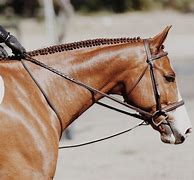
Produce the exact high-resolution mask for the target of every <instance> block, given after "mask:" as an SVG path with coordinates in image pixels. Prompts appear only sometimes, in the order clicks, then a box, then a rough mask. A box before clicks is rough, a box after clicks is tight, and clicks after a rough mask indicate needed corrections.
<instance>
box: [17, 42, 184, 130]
mask: <svg viewBox="0 0 194 180" xmlns="http://www.w3.org/2000/svg"><path fill="white" fill-rule="evenodd" d="M144 47H145V52H146V56H147V60H146V62H147V64H148V66H149V70H150V76H151V82H152V87H153V92H154V97H155V101H156V111H155V112H154V113H150V112H147V111H145V110H143V109H141V108H139V107H136V106H134V105H131V104H128V103H126V102H123V101H121V100H119V99H117V98H115V97H114V96H111V95H109V94H106V93H104V92H101V91H99V90H97V89H95V88H93V87H91V86H89V85H87V84H85V83H82V82H81V81H79V80H76V79H74V78H72V77H70V76H68V75H66V74H64V73H62V72H60V71H59V70H57V69H54V68H52V67H50V66H48V65H46V64H44V63H42V62H40V61H38V60H36V59H34V58H32V57H31V56H29V55H28V54H25V55H24V58H22V59H21V62H22V64H23V66H24V68H25V69H26V70H27V72H28V73H29V74H30V76H31V77H32V79H33V81H34V82H35V83H36V85H37V86H38V88H39V89H40V90H41V92H42V94H43V95H44V97H45V98H46V99H47V102H48V104H49V106H50V107H51V108H52V109H53V110H54V111H55V113H56V114H57V111H56V110H55V108H54V107H53V105H52V103H50V102H49V100H48V98H47V96H46V93H45V91H44V90H43V89H42V88H41V85H39V83H38V82H37V80H36V79H35V78H34V76H33V75H32V73H31V72H30V70H29V69H28V67H27V66H26V65H25V62H24V60H27V61H30V62H32V63H34V64H36V65H38V66H40V67H42V68H45V69H47V70H48V71H51V72H53V73H55V74H57V75H58V76H61V77H62V78H64V79H66V80H68V81H71V82H73V83H75V84H77V85H79V86H82V87H84V88H86V89H88V90H89V91H90V92H91V93H92V94H93V95H95V94H100V95H101V96H102V97H107V98H108V99H111V100H112V101H115V102H117V103H119V104H121V105H123V106H125V107H127V108H129V109H132V110H134V111H136V112H137V113H130V112H126V111H123V110H120V109H118V108H115V107H112V106H110V105H106V104H104V103H102V102H96V103H98V104H100V105H102V106H105V107H108V108H111V109H113V110H116V111H119V112H121V113H124V114H127V115H130V116H133V117H135V118H138V119H141V120H144V121H146V122H147V123H148V124H153V125H155V126H159V125H160V124H161V123H162V122H163V121H164V119H165V120H167V117H168V114H167V113H168V112H170V111H172V110H175V109H176V108H178V107H180V106H182V105H184V101H182V100H181V101H179V102H175V103H172V104H168V105H167V106H165V107H163V108H162V107H161V102H160V93H159V90H158V86H157V82H156V78H155V73H154V61H155V60H157V59H160V58H162V57H164V56H167V54H168V53H167V52H163V51H161V52H159V53H158V54H156V55H152V53H151V50H150V45H149V39H144ZM145 72H146V71H144V73H143V74H142V75H141V78H142V77H143V75H144V74H145ZM139 81H140V79H139V80H138V82H139ZM57 116H58V117H60V116H59V115H58V114H57ZM160 116H164V117H165V118H161V119H162V120H161V121H159V122H157V121H156V119H158V118H159V117H160ZM60 123H61V122H60Z"/></svg>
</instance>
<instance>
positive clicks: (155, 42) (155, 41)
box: [150, 26, 172, 52]
mask: <svg viewBox="0 0 194 180" xmlns="http://www.w3.org/2000/svg"><path fill="white" fill-rule="evenodd" d="M171 27H172V26H167V27H166V28H165V29H164V30H163V31H162V32H160V33H159V34H158V35H156V36H155V37H153V38H152V39H151V41H150V47H151V49H152V50H153V51H154V52H155V51H158V50H159V49H160V48H161V47H162V45H163V43H164V41H165V39H166V37H167V35H168V32H169V30H170V28H171Z"/></svg>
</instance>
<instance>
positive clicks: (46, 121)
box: [0, 27, 191, 180]
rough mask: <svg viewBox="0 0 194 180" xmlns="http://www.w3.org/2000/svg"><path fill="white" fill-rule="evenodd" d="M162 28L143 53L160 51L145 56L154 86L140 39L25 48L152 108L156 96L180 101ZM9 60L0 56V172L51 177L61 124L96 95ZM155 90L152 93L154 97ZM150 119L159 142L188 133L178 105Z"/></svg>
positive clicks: (59, 67) (161, 102)
mask: <svg viewBox="0 0 194 180" xmlns="http://www.w3.org/2000/svg"><path fill="white" fill-rule="evenodd" d="M169 29H170V27H167V28H165V29H164V30H163V31H162V32H161V33H159V34H158V35H156V36H155V37H153V38H150V39H149V40H147V41H149V49H150V54H151V56H152V55H154V56H157V55H159V54H161V53H163V56H160V57H158V59H157V60H155V61H153V62H152V63H153V67H154V75H155V88H156V89H157V88H158V89H157V91H156V89H155V91H154V90H153V85H154V84H153V82H152V81H153V79H152V78H151V76H150V69H149V68H148V63H149V62H148V55H149V54H147V53H148V52H147V51H146V48H145V43H144V40H143V39H140V38H134V39H130V38H119V39H96V40H88V41H81V42H76V43H70V44H65V45H59V46H53V47H49V48H45V49H40V50H35V51H32V52H29V53H28V54H27V55H28V57H29V56H31V57H32V58H33V59H36V60H38V61H40V62H43V63H44V64H46V65H48V66H49V67H52V68H54V69H57V70H59V71H60V72H63V73H64V74H66V75H68V76H70V77H73V78H74V79H76V80H78V81H80V82H83V83H85V84H87V85H89V86H91V87H93V88H95V89H97V90H99V91H101V92H103V93H106V94H118V95H122V96H123V98H124V100H125V102H127V104H129V105H133V106H134V107H137V108H140V109H141V110H143V111H145V112H148V113H155V112H156V110H158V107H157V106H158V103H157V101H158V102H159V105H161V107H162V108H163V107H165V106H168V105H169V104H172V103H176V102H178V101H179V100H180V95H179V92H178V89H177V85H176V80H175V73H174V71H173V69H172V68H171V65H170V62H169V59H168V57H167V55H166V54H164V51H163V48H164V46H163V42H164V41H165V39H166V37H167V34H168V31H169ZM10 59H11V58H10ZM10 59H4V60H1V61H0V119H1V123H0V142H1V147H0V179H1V180H4V179H12V180H13V179H17V180H19V179H20V180H23V179H28V180H30V179H35V180H37V179H38V180H41V179H42V180H45V179H53V177H54V174H55V169H56V163H57V155H58V145H59V139H60V136H61V133H62V131H63V130H64V129H65V128H67V127H68V125H69V124H71V123H72V122H73V121H74V120H75V119H76V118H77V117H79V116H80V115H81V114H82V113H83V112H84V111H86V110H87V109H88V108H89V107H90V106H92V105H93V104H94V102H95V101H98V100H99V99H100V98H102V97H103V96H102V94H98V93H91V91H88V89H86V88H83V87H82V86H79V85H77V84H75V83H72V82H71V81H69V80H64V79H63V78H62V77H59V76H58V75H56V74H55V73H53V72H50V71H48V70H47V69H45V68H42V67H41V66H39V65H37V64H34V63H32V62H30V61H25V60H23V61H19V60H17V59H16V58H15V60H13V58H12V60H10ZM21 62H24V63H21ZM24 65H25V66H24ZM29 73H30V74H29ZM156 82H157V83H156ZM43 92H44V93H43ZM157 92H158V93H159V94H158V95H160V96H159V97H160V98H157V99H156V97H155V95H156V93H157ZM156 100H157V101H156ZM177 113H179V114H178V116H177ZM158 121H159V122H161V123H159V124H156V123H155V122H158ZM151 125H152V127H153V128H154V129H156V130H157V131H159V132H160V134H161V139H162V141H163V142H165V143H173V144H179V143H182V142H183V141H184V140H185V138H186V136H187V135H188V134H189V133H191V125H190V122H189V119H188V116H187V113H186V111H185V108H184V106H181V107H179V108H177V109H174V110H173V111H171V112H165V113H164V114H163V115H162V114H160V115H159V116H157V117H156V118H155V121H154V122H153V121H152V122H151Z"/></svg>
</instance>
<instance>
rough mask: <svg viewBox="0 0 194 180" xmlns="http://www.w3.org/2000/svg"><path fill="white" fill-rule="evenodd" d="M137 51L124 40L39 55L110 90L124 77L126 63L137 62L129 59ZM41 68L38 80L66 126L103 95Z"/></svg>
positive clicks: (72, 74) (84, 79)
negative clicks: (122, 42) (119, 43)
mask: <svg viewBox="0 0 194 180" xmlns="http://www.w3.org/2000/svg"><path fill="white" fill-rule="evenodd" d="M135 54H136V52H135V51H134V48H131V47H130V45H126V44H125V45H118V46H108V47H98V48H90V49H87V50H84V49H82V50H77V51H72V52H60V53H54V54H51V55H47V56H39V57H38V59H40V60H41V61H44V62H45V64H48V65H50V66H52V67H54V68H56V69H58V70H60V71H61V72H63V73H64V74H67V75H68V76H71V77H73V78H74V79H77V80H79V81H81V82H83V83H85V84H87V85H89V86H91V87H94V88H96V89H98V90H100V91H102V92H104V93H108V92H109V91H110V90H111V89H112V88H113V87H114V86H116V85H117V84H118V82H119V81H122V78H123V77H122V76H123V75H124V72H125V70H126V67H127V69H130V68H133V66H135V65H134V64H135V63H134V62H133V63H130V59H131V60H134V56H135ZM38 69H39V70H38V72H39V76H38V81H39V82H41V86H42V87H43V89H44V91H45V93H46V94H47V96H48V98H49V100H50V101H51V102H52V105H53V106H54V107H55V109H56V111H57V112H58V114H59V115H60V117H61V119H63V122H62V124H63V128H66V127H67V126H68V125H69V124H70V123H71V122H72V121H74V120H75V119H76V118H77V117H78V116H79V115H80V114H82V113H83V112H84V111H85V110H87V109H88V108H89V107H90V106H91V105H92V104H93V103H94V102H95V101H96V100H98V99H100V98H101V97H102V96H101V95H99V94H98V95H95V96H93V95H94V94H93V93H91V92H90V91H89V90H87V89H86V88H83V87H81V86H79V85H77V84H75V83H72V82H70V81H68V80H64V79H62V78H60V77H58V76H56V75H54V74H53V73H50V72H48V71H46V70H45V69H41V68H38ZM36 71H37V70H36ZM128 75H129V76H130V74H128ZM94 99H95V100H94Z"/></svg>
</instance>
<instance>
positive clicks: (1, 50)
mask: <svg viewBox="0 0 194 180" xmlns="http://www.w3.org/2000/svg"><path fill="white" fill-rule="evenodd" d="M6 57H8V54H7V51H6V50H5V49H4V48H3V46H1V45H0V58H6Z"/></svg>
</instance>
